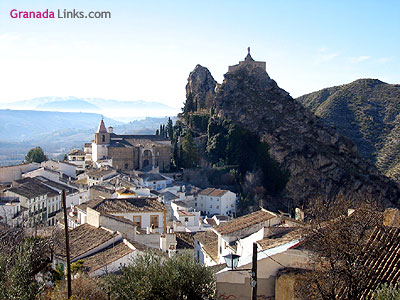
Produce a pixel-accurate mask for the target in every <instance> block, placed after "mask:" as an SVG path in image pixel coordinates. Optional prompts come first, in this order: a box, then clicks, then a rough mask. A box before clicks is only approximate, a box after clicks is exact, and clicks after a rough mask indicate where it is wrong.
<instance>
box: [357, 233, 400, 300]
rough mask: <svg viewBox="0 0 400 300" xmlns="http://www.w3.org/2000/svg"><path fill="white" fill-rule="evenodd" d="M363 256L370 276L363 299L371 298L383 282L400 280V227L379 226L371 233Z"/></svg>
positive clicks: (395, 282) (368, 276)
mask: <svg viewBox="0 0 400 300" xmlns="http://www.w3.org/2000/svg"><path fill="white" fill-rule="evenodd" d="M365 253H366V255H365V256H364V257H363V258H361V260H362V262H363V265H365V266H366V267H367V272H368V274H367V275H366V278H370V281H369V282H368V288H367V289H366V290H365V292H364V294H363V295H362V297H361V299H370V298H371V296H372V295H373V292H374V290H375V289H376V288H378V287H379V285H380V284H381V283H384V282H389V283H392V284H395V285H398V284H399V281H400V228H393V227H377V228H375V230H374V231H373V233H372V234H371V237H370V239H369V241H368V242H367V246H366V249H365Z"/></svg>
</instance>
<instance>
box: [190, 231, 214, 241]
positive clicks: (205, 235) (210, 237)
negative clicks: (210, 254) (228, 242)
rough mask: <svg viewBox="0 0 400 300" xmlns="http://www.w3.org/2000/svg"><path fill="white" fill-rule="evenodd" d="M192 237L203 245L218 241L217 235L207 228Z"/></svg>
mask: <svg viewBox="0 0 400 300" xmlns="http://www.w3.org/2000/svg"><path fill="white" fill-rule="evenodd" d="M194 239H195V240H197V241H199V242H200V243H201V244H203V245H207V244H210V243H212V242H215V241H218V235H217V234H216V233H215V232H214V231H212V230H208V231H203V232H198V233H196V234H195V235H194Z"/></svg>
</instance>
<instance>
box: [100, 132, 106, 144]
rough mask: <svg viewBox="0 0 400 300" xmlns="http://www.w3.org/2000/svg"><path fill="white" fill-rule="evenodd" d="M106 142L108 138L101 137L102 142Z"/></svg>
mask: <svg viewBox="0 0 400 300" xmlns="http://www.w3.org/2000/svg"><path fill="white" fill-rule="evenodd" d="M105 141H106V136H105V135H104V134H103V135H102V136H101V142H102V143H104V142H105Z"/></svg>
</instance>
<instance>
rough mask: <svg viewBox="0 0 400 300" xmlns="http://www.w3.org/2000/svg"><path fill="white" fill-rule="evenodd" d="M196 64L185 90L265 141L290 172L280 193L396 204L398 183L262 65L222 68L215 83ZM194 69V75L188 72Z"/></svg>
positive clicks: (299, 199)
mask: <svg viewBox="0 0 400 300" xmlns="http://www.w3.org/2000/svg"><path fill="white" fill-rule="evenodd" d="M201 68H202V67H201ZM196 69H197V70H198V71H197V72H196ZM196 69H195V71H193V72H192V73H191V74H190V76H189V83H188V85H187V92H188V91H190V93H191V94H192V97H193V99H198V100H197V101H198V102H199V103H203V102H205V101H206V100H205V99H206V98H205V97H207V96H208V97H209V99H208V100H207V101H209V103H214V107H215V109H216V113H217V114H218V116H219V117H220V118H228V119H230V120H232V121H233V122H234V123H235V124H238V125H239V126H242V127H244V128H246V129H247V130H249V131H251V132H252V133H254V134H257V135H258V136H259V138H260V140H261V141H264V142H266V143H267V144H268V145H269V146H270V155H271V157H272V158H273V159H275V160H276V161H277V162H278V163H279V165H280V167H281V168H282V169H283V170H287V171H289V173H290V178H289V181H288V183H287V184H286V187H285V189H284V191H283V196H285V197H289V198H291V199H293V200H294V201H295V202H297V203H301V202H303V201H306V200H307V199H309V198H311V197H317V196H322V197H325V196H327V197H329V198H331V199H335V198H336V197H339V196H343V197H345V198H348V199H358V200H364V199H372V200H375V201H378V202H381V203H383V204H384V205H385V206H391V205H397V201H398V198H399V196H400V189H399V186H398V185H397V184H395V183H394V182H392V181H391V180H389V179H388V178H387V177H385V176H383V175H381V173H380V172H379V171H378V170H377V169H376V168H375V167H374V166H372V165H370V164H369V163H367V162H366V161H365V160H364V159H363V158H361V157H360V155H359V154H358V152H357V149H356V147H355V146H354V144H353V143H352V142H351V141H350V140H348V139H347V138H344V137H343V136H341V135H339V134H338V133H337V132H336V130H335V129H333V128H331V127H328V126H327V125H325V124H324V123H323V122H322V121H321V120H320V119H319V118H318V117H316V116H315V115H314V114H313V113H312V112H311V111H309V110H308V109H306V108H304V107H303V106H302V105H301V104H300V103H298V102H297V101H296V100H294V99H293V98H292V97H291V96H290V95H289V94H288V93H287V92H286V91H284V90H283V89H281V88H279V87H278V85H277V84H276V82H275V81H274V80H272V79H270V78H269V76H268V74H267V73H266V72H265V71H264V70H263V69H262V68H249V67H246V66H244V67H242V68H239V69H237V70H235V71H233V72H228V73H226V74H225V79H224V81H223V83H222V84H221V85H216V84H214V82H215V81H214V80H213V79H212V77H210V76H211V74H209V72H208V70H207V71H206V70H204V69H205V68H202V69H201V72H200V71H199V66H197V67H196ZM194 73H198V74H199V75H198V76H195V77H193V74H194ZM200 74H203V75H200ZM202 80H204V81H203V82H202ZM212 85H214V87H215V86H216V89H215V94H213V93H212V92H211V90H213V88H212ZM211 94H212V96H213V97H212V98H213V99H211V101H210V98H211V97H210V95H211ZM196 97H197V98H196Z"/></svg>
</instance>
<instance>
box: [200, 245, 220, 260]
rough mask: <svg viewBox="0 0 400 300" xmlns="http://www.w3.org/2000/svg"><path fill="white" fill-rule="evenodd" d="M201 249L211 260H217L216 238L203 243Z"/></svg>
mask: <svg viewBox="0 0 400 300" xmlns="http://www.w3.org/2000/svg"><path fill="white" fill-rule="evenodd" d="M203 250H204V251H205V252H206V253H207V254H208V255H209V256H210V257H211V259H212V260H213V261H215V262H217V261H218V240H216V241H215V242H212V243H210V244H207V245H204V247H203Z"/></svg>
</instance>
